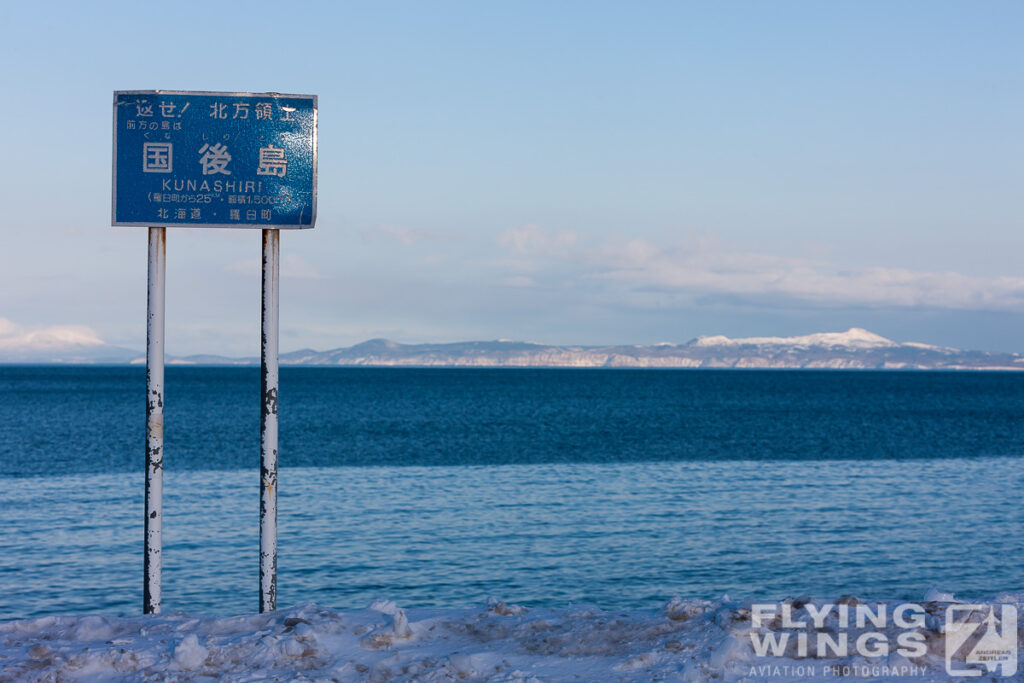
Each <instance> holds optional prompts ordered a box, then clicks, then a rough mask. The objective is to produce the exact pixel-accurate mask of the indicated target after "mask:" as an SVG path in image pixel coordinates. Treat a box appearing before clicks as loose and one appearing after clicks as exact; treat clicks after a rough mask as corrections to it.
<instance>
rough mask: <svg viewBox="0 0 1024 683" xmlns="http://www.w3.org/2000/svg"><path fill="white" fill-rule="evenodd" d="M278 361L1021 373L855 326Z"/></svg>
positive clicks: (54, 347)
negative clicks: (784, 333)
mask: <svg viewBox="0 0 1024 683" xmlns="http://www.w3.org/2000/svg"><path fill="white" fill-rule="evenodd" d="M167 362H168V363H169V364H176V365H255V364H258V362H259V359H257V358H229V357H226V356H214V355H195V356H184V357H173V356H169V357H168V358H167ZM0 363H65V364H69V363H76V364H77V363H85V364H97V363H115V364H126V363H132V364H138V363H145V356H144V354H143V353H141V352H139V351H135V350H131V349H124V348H119V347H115V346H110V345H108V344H105V343H103V342H102V341H101V340H99V339H95V338H92V339H90V340H88V342H87V343H85V342H82V340H75V343H72V344H63V345H62V344H58V343H54V342H53V340H49V341H48V343H47V345H46V346H45V347H42V348H30V347H29V348H3V347H0ZM281 364H282V365H317V366H326V365H331V366H350V367H356V366H369V367H478V368H481V367H514V368H533V367H536V368H780V369H783V368H804V369H815V368H825V369H843V370H847V369H850V370H853V369H858V370H860V369H863V370H1024V356H1022V355H1021V354H1018V353H995V352H985V351H965V350H962V349H956V348H950V347H941V346H931V345H929V344H920V343H916V342H895V341H892V340H891V339H886V338H885V337H882V336H879V335H877V334H874V333H872V332H868V331H867V330H864V329H860V328H857V327H854V328H851V329H849V330H847V331H846V332H824V333H819V334H810V335H805V336H800V337H748V338H742V339H730V338H729V337H723V336H711V337H697V338H696V339H692V340H690V341H688V342H686V343H684V344H655V345H653V346H555V345H550V344H539V343H534V342H519V341H506V340H497V341H475V342H453V343H444V344H399V343H396V342H393V341H389V340H387V339H372V340H370V341H366V342H363V343H361V344H356V345H355V346H348V347H343V348H337V349H332V350H330V351H314V350H312V349H302V350H300V351H292V352H289V353H284V354H281Z"/></svg>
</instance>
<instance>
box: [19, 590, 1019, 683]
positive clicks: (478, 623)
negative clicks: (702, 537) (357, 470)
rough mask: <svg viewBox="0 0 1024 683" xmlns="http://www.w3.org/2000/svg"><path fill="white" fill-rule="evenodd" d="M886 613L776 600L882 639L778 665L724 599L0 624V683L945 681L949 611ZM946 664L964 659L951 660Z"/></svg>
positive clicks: (389, 606) (754, 619) (739, 607)
mask: <svg viewBox="0 0 1024 683" xmlns="http://www.w3.org/2000/svg"><path fill="white" fill-rule="evenodd" d="M993 602H995V603H1001V604H1004V605H1010V606H1012V608H1015V609H1016V610H1017V611H1018V612H1019V611H1020V609H1021V607H1022V603H1021V600H1020V598H1019V596H999V597H998V598H996V600H994V601H993ZM898 604H899V603H898V602H896V601H889V602H886V601H880V602H874V603H867V602H862V601H858V600H857V599H855V598H849V597H846V598H842V599H840V600H837V601H831V602H830V601H822V600H813V601H812V600H807V599H801V600H790V601H784V602H783V603H777V606H778V607H779V608H781V609H782V610H785V611H786V612H787V614H788V612H789V611H790V610H808V609H809V610H810V612H809V614H811V616H814V617H815V618H816V619H817V618H818V615H825V614H826V613H827V617H826V616H821V617H820V619H821V621H820V623H815V624H810V626H811V631H810V633H811V635H812V636H816V635H818V633H825V634H829V635H830V636H831V637H833V639H834V637H835V635H836V634H837V633H838V632H839V631H841V630H843V629H844V628H845V626H846V624H844V623H842V622H841V621H839V620H838V617H839V615H840V612H843V611H844V610H846V608H847V607H848V608H849V609H850V610H851V611H850V615H851V617H850V620H851V623H850V624H849V626H850V631H849V635H850V639H851V643H852V642H853V639H854V638H856V637H857V636H858V635H863V634H867V636H866V637H868V638H869V640H870V638H871V637H874V638H875V639H876V640H886V639H888V641H890V642H891V647H888V650H889V652H888V653H887V654H885V655H881V656H874V655H873V656H869V657H867V656H864V655H863V654H859V653H856V652H850V653H848V654H847V656H844V657H837V656H834V655H832V654H830V653H826V654H825V656H822V655H821V653H818V655H815V654H814V653H811V654H810V655H806V656H803V655H802V653H800V652H799V651H798V649H797V647H796V641H795V640H794V641H793V642H790V643H789V646H788V647H784V648H783V649H784V651H780V653H779V656H776V655H775V654H773V653H772V652H766V653H764V654H763V656H762V655H759V654H758V653H757V652H756V651H755V650H756V649H757V648H756V647H755V646H754V645H753V644H752V643H756V642H763V641H762V640H761V639H762V638H763V636H764V634H765V633H767V632H770V631H772V630H773V629H775V630H776V631H777V630H778V629H779V628H780V618H781V617H782V616H783V615H782V614H781V613H780V614H776V615H775V617H774V619H773V620H772V621H770V622H768V621H766V617H765V610H768V611H769V612H770V611H771V610H772V609H774V608H772V607H771V606H764V605H757V604H752V603H750V602H749V601H748V602H746V603H735V602H731V601H729V599H728V598H727V597H725V598H723V599H722V600H719V601H705V600H694V599H680V598H675V599H673V600H672V601H670V602H669V603H668V604H667V605H666V606H665V607H664V608H663V609H662V610H659V611H635V612H634V611H604V610H600V609H597V608H593V607H582V606H581V607H579V608H576V609H564V610H559V609H547V608H530V609H527V608H524V607H519V606H516V605H509V604H506V603H504V602H501V601H498V600H494V599H492V600H491V601H490V602H489V604H488V605H487V606H486V607H483V608H480V609H428V608H423V609H408V610H403V609H401V608H400V607H399V606H397V605H396V604H395V603H393V602H391V601H388V600H378V601H376V602H374V603H373V604H372V605H371V606H370V607H368V608H367V609H363V610H352V611H345V612H333V611H331V610H328V609H324V608H321V607H318V606H316V605H302V606H297V607H293V608H289V609H281V610H278V611H276V612H270V613H266V614H260V615H249V616H239V617H228V618H220V617H194V616H190V615H188V614H184V613H180V612H172V613H169V614H164V615H159V616H148V617H142V616H138V617H106V616H93V615H90V616H62V617H52V616H51V617H42V618H38V619H30V620H21V621H10V622H3V623H0V681H5V682H6V681H53V680H76V681H110V680H126V681H150V680H152V681H156V680H210V679H211V678H217V679H220V680H228V681H252V680H268V679H270V680H309V681H317V680H322V681H459V680H466V681H503V682H512V681H522V682H526V681H653V680H667V681H704V680H716V681H798V680H799V681H809V680H815V681H816V680H836V679H847V680H849V679H850V678H869V679H871V680H902V681H907V680H913V681H932V680H934V681H944V680H951V678H950V676H949V674H948V673H947V672H946V668H945V667H946V662H945V655H944V652H945V650H944V648H945V635H944V631H946V630H947V628H946V627H945V626H944V624H943V623H942V615H943V614H944V613H945V610H946V609H947V608H948V606H949V605H957V604H959V603H958V601H955V599H954V598H953V596H952V595H948V594H942V593H938V592H936V591H929V594H928V595H927V596H925V600H923V601H921V602H920V603H917V604H916V605H913V606H912V607H913V610H918V611H919V612H920V614H919V616H920V620H919V623H916V624H909V623H900V621H901V619H902V620H903V621H907V620H911V621H912V619H910V617H913V616H914V612H913V610H908V611H907V612H906V615H903V616H901V617H900V618H898V619H896V623H892V621H893V620H892V619H890V620H889V623H887V625H885V626H883V627H879V626H877V625H872V624H871V623H870V622H869V623H867V624H865V625H864V627H863V628H854V625H853V623H852V615H853V614H854V610H855V609H856V606H857V605H861V606H862V607H863V608H864V609H865V613H866V614H868V615H869V618H871V617H873V616H876V615H877V614H881V613H887V614H889V615H892V614H895V613H896V610H897V605H898ZM837 606H839V609H837ZM794 613H795V612H794ZM907 615H909V616H907ZM787 618H788V617H787ZM815 626H819V627H820V628H818V629H815V628H814V627H815ZM869 631H871V633H868V632H869ZM776 635H777V634H776ZM1014 635H1015V636H1016V642H1015V645H1019V644H1020V642H1021V640H1022V637H1024V630H1020V629H1018V630H1017V632H1016V633H1015V634H1009V637H1010V638H1011V640H1013V636H1014ZM844 637H845V636H844ZM904 638H906V639H907V642H911V641H912V642H914V643H918V645H919V650H918V651H917V652H913V653H911V654H910V656H904V654H907V653H909V652H910V651H909V650H903V651H902V652H903V653H902V654H901V651H900V649H899V647H898V643H900V644H906V642H904V640H903V639H904ZM877 645H878V643H877V642H875V643H873V647H875V649H876V650H877ZM1020 650H1024V648H1020ZM954 660H955V661H959V662H961V663H962V662H963V657H962V656H959V657H958V656H954ZM974 668H978V667H977V666H975V667H974ZM979 673H980V672H979ZM984 673H985V675H984V676H980V677H977V678H973V679H972V680H1009V679H1007V678H1003V677H1002V676H1001V675H1000V673H1001V672H996V673H992V672H989V671H985V672H984ZM1018 675H1019V674H1018Z"/></svg>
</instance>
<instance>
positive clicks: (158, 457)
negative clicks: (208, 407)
mask: <svg viewBox="0 0 1024 683" xmlns="http://www.w3.org/2000/svg"><path fill="white" fill-rule="evenodd" d="M166 233H167V231H166V230H165V229H164V228H150V229H149V272H148V297H147V299H148V300H147V305H146V307H147V317H146V515H145V531H144V539H145V540H144V546H145V547H144V550H143V565H142V574H143V577H142V612H143V614H159V613H160V578H161V572H162V563H161V551H162V547H163V469H164V280H165V273H166V264H167V234H166Z"/></svg>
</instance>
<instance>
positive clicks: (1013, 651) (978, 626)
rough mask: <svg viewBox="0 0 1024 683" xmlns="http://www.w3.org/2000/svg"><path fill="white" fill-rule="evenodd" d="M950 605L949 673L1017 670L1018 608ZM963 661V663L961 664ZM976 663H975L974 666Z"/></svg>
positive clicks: (1002, 673) (948, 633)
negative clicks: (997, 608)
mask: <svg viewBox="0 0 1024 683" xmlns="http://www.w3.org/2000/svg"><path fill="white" fill-rule="evenodd" d="M996 607H997V605H950V606H949V607H947V608H946V672H947V673H948V674H949V675H951V676H965V677H966V676H981V675H982V673H983V671H982V667H983V668H984V669H987V670H988V671H989V673H994V672H995V671H996V670H997V669H998V670H999V673H1000V674H1001V675H1002V676H1012V675H1014V674H1015V673H1017V608H1016V607H1015V606H1014V605H998V607H999V610H998V612H999V614H998V617H997V616H996ZM961 662H962V664H961ZM972 665H973V666H972Z"/></svg>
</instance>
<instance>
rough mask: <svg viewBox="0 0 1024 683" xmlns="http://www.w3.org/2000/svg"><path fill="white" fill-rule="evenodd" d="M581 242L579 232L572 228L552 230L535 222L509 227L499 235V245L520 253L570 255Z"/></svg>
mask: <svg viewBox="0 0 1024 683" xmlns="http://www.w3.org/2000/svg"><path fill="white" fill-rule="evenodd" d="M579 242H580V236H579V234H578V233H575V232H572V231H571V230H559V231H552V230H546V229H545V228H542V227H540V226H538V225H533V224H528V225H522V226H520V227H518V228H509V229H508V230H505V231H504V232H502V233H501V234H500V235H498V246H500V247H502V248H504V249H508V250H510V251H512V252H513V253H515V254H519V255H524V254H538V255H546V256H556V255H563V256H564V255H569V254H570V253H571V250H572V249H573V247H575V246H577V245H578V244H579Z"/></svg>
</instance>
